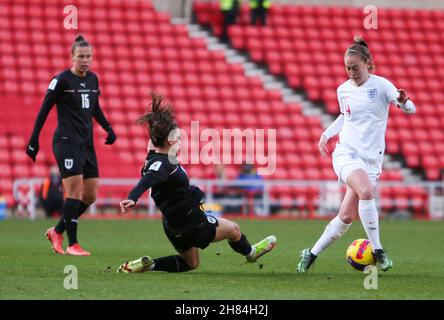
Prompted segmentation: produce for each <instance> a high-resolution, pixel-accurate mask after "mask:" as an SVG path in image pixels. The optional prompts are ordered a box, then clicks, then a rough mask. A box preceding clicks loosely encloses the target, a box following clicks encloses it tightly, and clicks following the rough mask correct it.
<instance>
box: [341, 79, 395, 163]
mask: <svg viewBox="0 0 444 320" xmlns="http://www.w3.org/2000/svg"><path fill="white" fill-rule="evenodd" d="M337 95H338V101H339V106H340V108H341V113H342V114H343V115H344V125H343V127H342V130H341V132H340V133H339V142H340V143H341V144H345V145H348V146H350V147H352V148H353V149H354V150H356V152H357V153H358V154H359V156H361V157H362V158H364V159H367V160H377V159H378V158H381V157H382V156H383V154H384V150H385V131H386V128H387V118H388V113H389V105H390V102H392V103H394V104H396V102H397V98H398V95H399V93H398V91H397V89H396V87H395V86H394V85H393V84H392V83H391V82H390V81H389V80H387V79H385V78H383V77H380V76H376V75H373V74H370V78H369V79H368V80H367V81H366V82H365V83H363V84H362V85H360V86H359V87H358V86H356V85H355V84H353V83H352V81H351V80H347V81H346V82H344V83H343V84H341V85H340V86H339V87H338V89H337Z"/></svg>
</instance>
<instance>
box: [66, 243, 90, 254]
mask: <svg viewBox="0 0 444 320" xmlns="http://www.w3.org/2000/svg"><path fill="white" fill-rule="evenodd" d="M66 254H69V255H72V256H90V255H91V253H89V252H88V251H85V250H84V249H83V248H82V247H81V246H80V245H79V244H78V243H75V244H73V245H72V246H69V247H68V248H67V249H66Z"/></svg>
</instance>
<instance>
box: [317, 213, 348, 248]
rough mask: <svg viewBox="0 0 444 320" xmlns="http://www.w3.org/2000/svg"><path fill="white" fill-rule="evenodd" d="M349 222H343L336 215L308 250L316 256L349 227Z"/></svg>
mask: <svg viewBox="0 0 444 320" xmlns="http://www.w3.org/2000/svg"><path fill="white" fill-rule="evenodd" d="M350 226H351V223H350V224H346V223H344V222H343V221H342V220H341V219H340V218H339V216H336V217H335V218H334V219H333V220H331V221H330V223H329V224H328V225H327V226H326V227H325V230H324V233H323V234H322V235H321V237H320V238H319V240H318V241H317V242H316V243H315V245H314V246H313V248H311V249H310V252H311V253H312V254H314V255H315V256H318V255H319V254H320V253H321V252H322V251H324V250H325V249H327V248H328V246H330V245H331V244H332V243H333V242H334V241H336V240H338V239H339V238H340V237H342V235H343V234H344V233H345V232H346V231H347V230H348V228H350Z"/></svg>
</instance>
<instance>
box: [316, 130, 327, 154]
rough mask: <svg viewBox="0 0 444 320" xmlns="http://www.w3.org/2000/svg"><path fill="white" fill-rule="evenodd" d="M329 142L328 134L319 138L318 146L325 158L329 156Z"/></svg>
mask: <svg viewBox="0 0 444 320" xmlns="http://www.w3.org/2000/svg"><path fill="white" fill-rule="evenodd" d="M327 142H328V139H327V136H325V135H324V134H322V135H321V138H320V139H319V143H318V148H319V152H320V153H321V155H322V156H323V157H324V158H325V157H327V154H328V149H327Z"/></svg>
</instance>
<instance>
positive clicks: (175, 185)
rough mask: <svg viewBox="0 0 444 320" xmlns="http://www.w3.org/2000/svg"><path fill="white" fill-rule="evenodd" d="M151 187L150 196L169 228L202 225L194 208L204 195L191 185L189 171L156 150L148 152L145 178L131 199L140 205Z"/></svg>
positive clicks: (137, 186) (131, 195)
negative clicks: (141, 198)
mask: <svg viewBox="0 0 444 320" xmlns="http://www.w3.org/2000/svg"><path fill="white" fill-rule="evenodd" d="M174 160H175V159H174ZM173 162H176V161H173ZM149 188H151V197H152V198H153V200H154V202H155V204H156V206H157V207H158V208H159V210H160V211H161V212H162V214H163V216H164V218H165V219H166V220H167V223H168V224H169V225H170V226H172V227H174V226H178V225H183V224H197V223H199V222H201V219H202V215H201V214H196V212H195V210H194V209H195V208H196V207H198V205H199V203H200V201H201V199H202V197H203V195H204V194H203V192H202V191H201V190H200V189H199V188H198V187H195V186H192V185H190V180H189V178H188V175H187V173H186V171H185V170H184V169H183V167H182V166H181V165H180V164H178V163H177V164H174V163H172V162H170V160H169V158H168V155H167V154H164V153H156V152H155V151H153V150H151V151H150V152H149V153H148V156H147V158H146V161H145V165H144V167H143V169H142V178H141V179H140V180H139V182H138V184H137V185H136V186H135V187H134V189H133V190H132V191H131V192H130V194H129V196H128V199H131V200H133V201H135V202H137V200H138V199H139V198H140V196H141V195H142V194H143V193H144V192H145V191H146V190H148V189H149Z"/></svg>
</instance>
